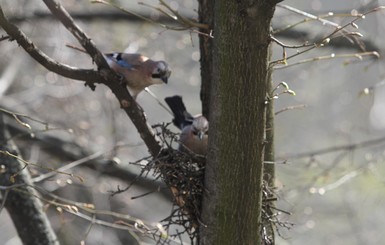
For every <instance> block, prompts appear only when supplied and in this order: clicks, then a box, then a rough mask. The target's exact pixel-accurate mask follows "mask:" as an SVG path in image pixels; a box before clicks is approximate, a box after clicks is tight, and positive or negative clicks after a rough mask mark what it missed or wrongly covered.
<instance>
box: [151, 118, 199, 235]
mask: <svg viewBox="0 0 385 245" xmlns="http://www.w3.org/2000/svg"><path fill="white" fill-rule="evenodd" d="M167 126H168V124H165V125H164V124H162V125H156V126H154V127H156V128H157V129H158V134H157V135H158V137H159V138H160V140H161V141H162V143H163V144H164V146H165V147H164V150H163V151H162V152H161V153H160V154H159V156H158V157H157V159H155V160H154V161H152V162H151V163H149V165H148V167H149V168H150V169H151V170H152V171H154V174H155V175H156V176H159V177H160V178H161V179H162V180H163V181H164V183H165V184H166V185H167V187H168V188H170V191H171V193H172V196H173V199H174V200H173V201H174V205H175V209H174V210H173V212H172V213H171V215H170V216H169V217H167V218H166V219H164V220H163V222H164V223H165V227H166V228H168V227H170V226H171V225H179V226H182V227H184V230H183V231H180V232H179V233H180V234H182V233H187V234H188V235H189V236H190V239H191V240H195V239H196V238H197V236H198V228H199V225H200V224H201V222H200V212H201V203H202V194H203V180H204V172H205V164H206V157H204V156H201V155H197V154H194V153H192V152H181V151H178V150H175V149H173V147H172V145H173V143H177V142H178V135H177V134H175V133H172V132H171V131H169V130H168V129H167ZM176 235H179V234H176Z"/></svg>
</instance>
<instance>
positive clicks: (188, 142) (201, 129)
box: [165, 95, 209, 155]
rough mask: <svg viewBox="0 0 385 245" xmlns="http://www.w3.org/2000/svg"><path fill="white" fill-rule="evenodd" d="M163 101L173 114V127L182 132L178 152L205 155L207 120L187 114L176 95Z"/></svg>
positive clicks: (181, 101) (180, 99) (200, 116)
mask: <svg viewBox="0 0 385 245" xmlns="http://www.w3.org/2000/svg"><path fill="white" fill-rule="evenodd" d="M165 101H166V103H167V104H168V106H169V107H170V109H171V111H172V112H173V114H174V119H173V123H174V125H175V126H176V127H178V128H179V129H181V130H182V132H181V135H180V145H179V150H181V151H192V152H194V153H195V154H199V155H206V154H207V146H208V130H209V122H208V121H207V119H206V118H205V117H204V116H202V115H195V116H192V115H191V114H190V113H188V112H187V110H186V107H185V105H184V103H183V100H182V97H180V96H178V95H175V96H173V97H167V98H165Z"/></svg>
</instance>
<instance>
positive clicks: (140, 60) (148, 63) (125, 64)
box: [104, 53, 171, 99]
mask: <svg viewBox="0 0 385 245" xmlns="http://www.w3.org/2000/svg"><path fill="white" fill-rule="evenodd" d="M104 57H105V59H106V60H107V63H108V65H109V66H110V67H111V69H112V70H114V71H115V72H117V73H119V74H121V75H123V76H124V78H125V79H126V81H127V87H128V90H129V91H130V94H131V96H132V97H133V98H134V99H136V97H137V96H138V94H139V93H140V92H141V91H142V90H143V89H145V88H146V87H148V86H150V85H153V84H162V83H167V82H168V78H169V77H170V75H171V70H170V69H169V68H168V65H167V63H166V62H165V61H154V60H151V59H149V58H148V57H146V56H143V55H141V54H127V53H110V54H104Z"/></svg>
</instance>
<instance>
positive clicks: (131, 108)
mask: <svg viewBox="0 0 385 245" xmlns="http://www.w3.org/2000/svg"><path fill="white" fill-rule="evenodd" d="M43 1H44V3H45V4H46V5H47V7H48V8H49V9H50V10H51V12H52V13H53V14H54V15H55V16H56V17H57V18H58V19H59V20H60V21H61V22H62V24H63V25H64V26H65V27H66V28H67V29H68V30H69V31H70V32H71V33H72V34H73V36H74V37H75V38H77V39H78V41H79V43H80V44H81V45H82V46H83V48H84V49H85V50H86V51H87V53H88V54H90V56H91V57H92V59H93V60H94V61H95V63H96V64H97V66H98V67H99V71H95V70H85V69H77V68H73V67H70V66H68V65H64V64H61V63H59V62H57V61H55V60H53V59H52V58H50V57H48V56H47V55H46V54H44V53H43V52H42V51H40V50H39V49H38V48H37V47H36V46H35V45H34V44H33V43H32V41H30V40H29V39H28V37H27V36H26V35H25V34H24V33H23V32H22V31H21V30H20V29H19V28H18V27H16V26H15V25H13V24H11V23H10V22H9V21H8V20H7V18H6V17H5V15H4V13H3V11H2V8H1V6H0V26H2V27H3V29H4V30H5V31H6V32H7V34H8V35H9V36H10V37H11V38H12V39H14V40H16V41H17V43H18V44H19V45H20V46H22V47H23V48H24V50H25V51H26V52H27V53H28V54H29V55H31V57H32V58H34V59H35V60H36V61H38V62H39V63H40V64H41V65H43V66H44V67H45V68H47V69H48V70H50V71H52V72H55V73H57V74H59V75H62V76H64V77H67V78H71V79H75V80H83V81H86V85H89V86H90V87H91V89H94V87H95V86H94V83H103V84H105V85H106V86H108V87H109V88H110V89H111V91H112V92H113V93H114V94H115V96H116V97H117V99H118V100H119V103H120V105H121V108H122V109H123V110H124V111H125V112H126V114H127V115H128V116H129V117H130V119H131V120H132V122H133V123H134V125H135V127H136V128H137V130H138V131H139V134H140V136H141V138H142V139H143V141H144V143H145V144H146V146H147V147H148V149H149V152H150V154H151V155H152V156H153V157H156V156H157V155H158V154H159V152H160V150H161V146H160V145H159V143H158V141H157V139H156V137H155V134H154V132H153V131H152V129H151V128H150V127H149V126H148V124H147V121H146V117H145V115H144V112H143V110H142V109H141V108H140V107H139V106H137V104H136V102H135V100H134V99H133V98H132V97H131V95H130V94H129V92H128V90H127V88H126V87H125V86H122V84H123V83H124V82H123V81H122V78H121V77H120V76H119V75H118V74H116V73H115V72H113V71H112V70H111V69H110V68H109V66H108V64H107V62H106V61H105V59H104V58H103V55H102V53H101V52H100V51H99V50H98V49H97V48H96V47H95V44H94V43H93V41H92V40H91V38H89V37H88V36H87V35H86V34H85V33H84V32H83V31H82V30H81V29H80V28H79V27H78V26H77V25H76V24H75V23H74V21H73V19H72V18H71V16H70V15H69V14H68V12H67V11H66V10H65V9H64V8H63V7H62V6H61V5H60V4H59V3H58V2H56V1H55V0H43Z"/></svg>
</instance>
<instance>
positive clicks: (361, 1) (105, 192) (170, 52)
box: [0, 0, 385, 245]
mask: <svg viewBox="0 0 385 245" xmlns="http://www.w3.org/2000/svg"><path fill="white" fill-rule="evenodd" d="M145 2H146V3H149V4H157V1H155V0H148V1H145ZM118 3H119V4H121V5H122V6H125V7H126V8H127V9H130V10H132V11H135V12H137V13H142V14H144V15H148V16H152V17H153V18H155V19H156V18H157V16H159V13H158V12H156V11H153V10H151V9H150V8H148V7H146V6H142V5H139V4H138V3H137V2H136V1H119V2H118ZM62 4H63V5H64V7H65V8H66V9H67V10H68V11H69V12H70V14H71V15H72V16H73V17H74V19H75V21H76V23H77V24H78V25H80V26H81V28H82V29H83V30H84V31H85V32H86V33H87V34H88V35H89V36H90V37H91V38H92V39H93V41H94V42H95V43H96V45H97V47H98V48H99V49H100V50H101V51H102V52H111V51H125V52H140V53H142V54H145V55H146V56H149V57H150V58H152V59H155V60H161V59H164V60H166V61H167V62H168V63H169V65H170V67H171V69H172V75H171V78H170V80H169V84H167V85H160V86H153V87H151V90H152V91H153V92H154V93H155V94H156V96H157V97H158V98H159V99H160V100H162V101H163V98H164V97H166V96H172V95H175V94H178V95H181V96H183V99H184V101H185V104H186V106H187V108H188V109H189V111H190V112H191V113H192V114H197V113H200V111H201V103H200V99H199V89H200V71H199V69H200V65H199V58H200V54H199V42H198V38H197V34H196V33H190V32H189V31H171V30H166V29H164V28H162V27H160V26H158V25H155V24H152V23H148V22H144V21H142V20H140V19H137V18H134V17H132V16H129V15H124V14H123V13H122V12H118V11H116V10H115V9H113V8H111V7H108V6H105V5H100V4H91V3H90V2H89V1H86V0H84V1H80V0H66V1H62ZM169 4H170V6H172V7H173V8H176V9H178V11H179V12H180V13H182V14H183V15H185V16H188V17H191V18H197V14H196V11H195V10H196V9H197V2H196V1H190V0H176V1H170V2H169ZM283 4H285V5H289V6H292V7H295V8H298V9H301V10H304V11H306V12H309V13H312V14H315V15H325V14H328V13H329V12H333V13H334V14H335V16H334V17H329V18H328V20H331V21H333V22H336V23H341V24H345V23H348V22H349V21H351V19H352V18H351V17H339V16H338V15H337V14H342V13H352V11H358V12H360V13H362V12H365V11H367V10H370V9H372V8H374V7H376V6H379V5H385V1H370V0H352V1H331V0H322V1H321V0H311V1H299V0H287V1H284V2H283ZM1 6H2V7H3V10H4V12H5V14H6V15H7V16H8V17H9V18H10V20H11V21H12V22H13V23H16V24H17V25H18V26H19V27H20V28H21V29H22V30H23V31H24V32H25V33H26V34H27V35H28V36H29V37H30V38H31V39H32V40H33V42H34V43H35V44H36V45H37V46H38V47H39V48H40V49H42V50H43V51H44V52H46V53H47V54H48V55H49V56H51V57H52V58H54V59H56V60H58V61H60V62H63V63H65V64H69V65H71V66H76V67H82V68H92V67H94V65H93V63H92V60H91V59H90V58H89V56H88V55H86V54H83V53H81V52H79V51H77V50H74V49H70V48H68V47H66V44H71V45H76V46H79V45H78V44H77V41H76V40H75V39H74V38H73V37H72V35H71V34H70V33H69V32H68V31H67V30H66V29H65V28H64V27H63V26H62V25H61V24H60V23H59V22H58V21H57V20H55V18H54V17H52V16H51V14H50V12H49V11H48V10H47V8H46V6H45V5H44V4H43V3H42V2H41V1H36V0H35V1H31V0H13V1H9V0H8V1H6V0H2V1H1ZM303 19H304V16H301V15H298V14H295V13H293V12H290V11H288V10H287V9H284V8H280V7H277V9H276V13H275V17H274V19H273V28H274V29H280V28H283V27H284V26H285V25H287V24H293V23H296V22H298V21H301V20H303ZM384 23H385V11H383V12H381V11H379V12H376V13H373V14H371V15H368V16H366V18H365V19H363V20H360V21H358V22H357V23H356V24H357V25H358V26H359V30H358V31H359V32H360V33H362V34H363V35H364V36H363V39H362V40H364V41H365V43H366V45H367V49H368V50H369V51H372V50H376V51H378V52H379V53H380V55H383V54H384V49H385V47H384V42H383V40H384V39H385V36H384V35H385V34H384V33H385V31H384V30H385V24H384ZM332 31H333V28H331V27H330V26H326V25H322V24H321V23H320V22H317V21H309V22H308V23H305V24H302V25H299V26H297V27H295V28H294V29H293V30H289V31H287V32H283V33H281V34H279V35H277V36H276V37H277V38H279V39H280V40H281V41H282V42H284V43H285V44H301V43H303V42H304V41H306V40H313V41H314V40H316V39H317V38H319V37H323V36H325V35H327V34H329V33H331V32H332ZM4 34H5V33H4V32H2V33H1V35H4ZM0 45H1V49H0V96H1V98H0V107H1V108H5V109H7V110H11V111H14V112H18V113H23V114H26V115H29V116H30V117H33V118H36V119H39V120H41V121H43V122H46V123H48V130H47V128H46V125H45V124H41V123H37V122H33V121H29V120H27V119H25V120H27V121H28V123H30V124H31V126H32V130H33V131H34V135H35V139H30V140H28V139H27V138H28V137H21V136H19V137H14V140H15V141H16V143H17V145H18V146H19V149H20V151H21V153H22V157H23V158H24V159H25V160H27V161H30V162H35V163H38V164H41V165H44V166H47V167H53V168H57V167H59V166H63V165H65V164H68V163H71V162H73V161H75V160H78V159H81V158H84V157H87V156H90V155H91V156H94V159H92V161H89V162H87V164H82V165H80V166H79V167H76V168H74V169H72V170H71V171H73V172H74V173H76V175H78V176H81V177H82V178H83V179H84V182H83V183H82V182H80V181H78V180H76V179H74V178H72V179H70V180H69V177H68V176H65V175H56V176H55V177H54V178H50V179H49V180H46V181H43V182H41V183H39V185H40V186H41V187H43V188H44V189H46V190H47V191H50V192H53V193H55V194H56V195H59V196H61V197H64V198H67V199H70V200H73V201H78V202H86V203H92V204H94V205H95V206H96V207H97V209H99V210H112V211H115V212H119V213H122V214H128V215H131V216H133V217H135V218H139V219H142V220H144V221H145V222H148V223H154V224H155V223H156V222H159V221H160V220H162V219H164V218H166V217H167V216H168V215H169V214H170V212H171V208H172V207H171V202H170V195H169V194H168V192H167V190H165V191H160V192H154V193H152V194H150V195H146V196H144V197H141V198H136V199H132V197H136V196H139V195H142V194H144V193H147V192H149V191H154V190H156V189H157V188H158V186H161V187H164V186H163V185H162V184H161V183H160V182H155V183H153V182H150V181H145V180H141V181H138V182H137V183H136V184H135V185H134V186H133V187H132V188H131V189H130V190H129V191H127V192H124V193H121V194H119V195H115V196H113V197H111V195H110V192H111V191H116V190H117V189H118V187H121V188H124V187H126V186H127V185H129V184H130V183H131V181H133V179H134V178H135V175H136V174H137V173H139V172H140V170H141V167H140V166H138V164H130V163H132V162H136V161H137V160H138V159H141V158H143V157H146V156H148V152H147V149H146V147H145V145H144V144H143V143H142V140H141V139H140V137H139V135H138V133H137V130H136V129H135V127H134V126H133V125H132V123H131V122H130V120H129V118H128V117H127V116H126V115H125V114H124V113H123V112H122V111H121V110H120V108H119V104H118V103H117V101H116V99H115V97H114V96H113V95H112V94H111V92H110V91H109V90H108V88H106V87H105V86H103V85H98V86H97V88H96V90H95V91H94V92H93V91H91V90H90V89H89V88H88V87H85V86H84V83H83V82H79V81H73V80H69V79H65V78H62V77H60V76H58V75H56V74H54V73H52V72H49V71H47V70H45V68H43V67H42V66H40V65H39V64H37V62H35V61H34V60H33V59H32V58H30V57H29V56H28V54H26V52H25V51H24V50H23V49H21V48H20V47H19V46H18V45H17V44H16V43H14V42H8V41H2V42H1V43H0ZM288 52H289V51H288ZM290 52H293V51H290ZM356 52H361V51H360V50H359V49H358V47H357V46H354V45H351V44H349V43H344V42H343V43H335V44H333V42H332V43H331V44H330V45H327V46H326V47H322V48H319V49H316V50H314V51H311V52H308V53H305V54H303V55H300V56H298V57H296V58H295V59H294V60H289V64H290V63H294V62H296V61H299V60H303V59H306V58H312V57H318V56H326V55H331V54H336V55H338V54H346V53H356ZM280 58H282V49H281V48H280V47H279V46H277V45H274V49H273V60H277V59H280ZM383 62H384V61H383V59H382V58H380V59H371V58H364V60H363V61H359V59H357V58H345V59H340V58H338V59H329V60H326V61H315V62H310V63H306V64H301V65H297V66H293V67H288V68H286V69H279V70H276V71H275V72H274V74H273V82H274V84H278V83H280V82H281V81H285V82H286V83H288V84H289V86H290V88H291V89H292V90H294V91H295V92H296V96H288V95H281V96H280V97H279V98H278V99H277V100H276V111H279V110H281V109H283V108H286V107H288V106H297V105H300V107H301V108H302V109H298V110H289V111H285V112H283V113H280V114H278V115H277V117H276V124H275V132H276V154H277V158H279V162H281V163H282V162H285V164H277V165H276V167H277V186H278V196H279V201H278V203H277V207H278V208H279V209H282V210H285V211H287V212H290V213H291V215H287V214H285V213H282V215H281V217H280V219H281V220H283V221H287V222H289V223H292V224H293V226H290V229H284V228H280V230H279V231H280V236H277V244H314V245H316V244H357V245H358V244H381V243H382V242H381V241H383V240H385V234H384V233H383V232H382V229H383V227H384V226H385V221H384V220H385V212H383V211H384V207H383V203H384V201H385V188H384V180H385V179H384V177H383V176H384V174H383V173H385V167H384V161H385V151H384V147H385V134H384V133H385V131H384V129H385V113H383V111H384V109H385V96H384V93H385V87H381V86H377V87H376V89H375V90H374V93H373V94H369V95H366V96H360V94H361V92H362V91H363V90H364V89H365V88H367V87H371V86H376V84H378V83H380V82H381V80H383V78H384V72H383V71H384V69H383V67H384V63H383ZM137 102H138V103H139V104H140V105H141V106H142V107H143V109H144V111H145V112H146V115H147V118H148V121H149V123H150V124H157V123H163V122H170V121H171V119H172V117H171V115H170V114H169V113H168V112H167V111H166V110H164V109H163V108H162V107H161V106H160V105H159V104H158V103H157V102H156V101H155V100H154V98H153V97H152V96H150V95H149V94H148V93H146V92H142V93H141V94H140V95H139V96H138V99H137ZM302 105H304V107H302ZM7 121H8V124H10V125H13V131H14V133H16V134H20V133H22V130H23V129H22V127H21V126H20V125H19V124H18V123H17V122H16V121H15V120H13V119H12V118H8V119H7ZM170 128H171V129H172V130H174V131H175V132H178V131H177V129H176V128H174V127H170ZM24 131H25V129H24ZM375 139H379V140H377V141H375V142H373V140H375ZM117 146H118V147H117ZM93 154H95V155H93ZM111 159H113V160H114V161H115V162H116V163H119V164H120V165H119V166H120V167H121V168H122V169H124V170H125V171H124V172H120V173H116V172H108V168H107V169H106V168H105V166H104V165H103V164H105V165H106V166H107V167H108V164H111V162H110V161H108V160H111ZM29 170H30V171H31V173H32V175H33V177H36V176H38V174H39V173H40V172H41V171H42V169H41V168H37V167H29ZM148 178H150V179H151V176H148ZM245 208H247V207H245ZM47 212H48V214H49V217H50V221H51V222H52V224H53V226H54V228H55V230H56V232H57V234H58V236H59V237H60V240H61V241H62V244H79V243H80V241H81V240H85V241H86V243H87V244H135V239H132V238H130V236H129V235H128V233H127V232H125V231H119V230H115V229H111V228H105V227H102V226H98V225H93V226H92V228H91V229H89V223H90V222H89V221H86V220H82V219H81V218H78V217H76V216H73V215H71V214H66V213H60V212H58V211H57V210H55V209H50V208H48V207H47ZM174 229H175V227H174ZM141 239H144V241H145V242H147V243H149V244H153V243H154V242H153V241H152V240H151V239H147V238H141ZM0 241H1V242H0V244H6V245H16V244H20V241H19V239H18V237H17V234H16V231H15V229H14V227H13V226H12V221H11V220H10V219H9V216H8V214H7V212H6V210H2V212H1V213H0ZM186 241H188V239H187V240H186Z"/></svg>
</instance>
